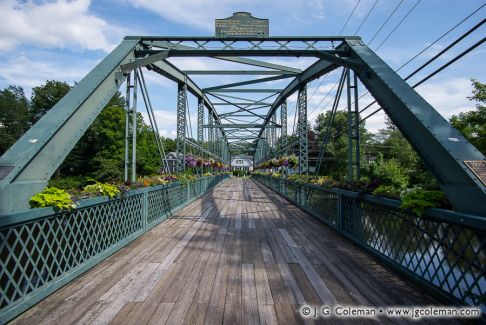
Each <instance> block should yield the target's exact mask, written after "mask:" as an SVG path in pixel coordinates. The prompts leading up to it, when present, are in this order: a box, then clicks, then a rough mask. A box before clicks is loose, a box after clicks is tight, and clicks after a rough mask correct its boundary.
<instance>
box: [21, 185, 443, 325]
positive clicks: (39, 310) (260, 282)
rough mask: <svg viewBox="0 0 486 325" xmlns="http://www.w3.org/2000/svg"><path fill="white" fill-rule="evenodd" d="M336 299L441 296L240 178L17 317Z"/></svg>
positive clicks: (263, 309) (197, 320)
mask: <svg viewBox="0 0 486 325" xmlns="http://www.w3.org/2000/svg"><path fill="white" fill-rule="evenodd" d="M334 304H340V305H352V306H357V305H366V306H376V307H378V306H397V305H399V306H416V305H421V306H425V305H438V303H437V301H434V300H433V299H432V298H430V297H429V296H427V295H426V294H424V293H423V292H421V291H420V290H419V289H418V288H417V287H415V286H414V285H412V284H411V283H409V282H407V281H404V280H402V279H401V278H399V277H398V276H397V275H396V274H394V273H393V272H391V271H389V270H388V269H387V268H385V267H383V266H381V265H380V264H378V262H377V261H376V260H375V259H374V258H373V257H370V256H369V255H367V254H366V253H364V252H362V251H361V250H359V249H357V248H356V247H355V246H354V245H353V244H351V243H350V242H349V241H347V240H346V239H343V238H342V237H340V236H339V235H338V234H336V233H335V232H334V231H333V230H331V229H330V228H328V227H327V226H325V225H323V224H322V223H320V222H319V221H317V220H316V219H314V218H313V217H311V216H309V215H308V214H306V213H305V212H302V211H301V210H300V209H298V208H297V207H296V206H294V205H292V204H290V203H289V202H288V201H286V200H285V199H283V198H282V197H280V196H279V195H277V194H275V193H273V192H271V191H270V190H268V189H267V188H265V187H263V186H262V185H260V184H259V183H257V182H255V181H252V180H243V179H231V180H229V181H226V182H223V183H222V184H220V185H219V186H217V187H216V188H215V189H214V190H212V191H210V192H209V193H207V194H206V195H204V196H203V197H202V198H201V199H198V200H196V201H195V202H193V203H192V204H190V205H188V206H187V207H186V208H184V209H183V210H181V211H180V212H179V213H177V214H176V215H175V216H174V217H172V218H170V219H168V220H166V221H164V222H163V223H161V224H160V225H159V226H157V227H155V228H153V229H152V230H151V231H149V232H148V233H147V234H145V235H144V236H142V237H140V238H139V239H137V240H135V241H134V242H132V243H131V244H129V245H128V246H127V247H125V248H124V249H122V250H120V251H119V252H118V253H116V254H114V255H113V256H111V257H110V258H108V259H106V260H105V261H103V262H102V263H100V264H98V265H97V266H96V267H94V268H93V269H91V270H90V271H88V272H86V273H85V274H84V275H82V276H81V277H79V278H78V279H76V280H75V281H73V282H71V283H70V284H68V285H66V286H65V287H64V288H62V289H60V290H59V291H57V292H55V293H54V294H52V295H50V296H49V297H47V298H46V299H44V300H43V301H41V302H40V303H38V304H37V305H35V306H34V307H33V308H31V309H29V310H28V311H26V312H25V313H24V314H22V315H20V316H19V317H18V318H16V319H15V320H13V323H14V324H23V323H29V324H43V323H44V324H47V323H49V324H53V323H56V324H69V323H82V324H88V323H90V324H106V323H110V322H112V323H117V324H119V323H123V324H146V323H149V324H164V323H166V324H179V323H187V324H203V323H205V324H221V323H231V324H240V323H241V324H259V323H261V324H266V323H268V324H276V323H280V324H295V323H303V322H304V320H303V319H302V318H301V317H300V314H299V310H300V308H301V306H303V305H312V306H321V305H334ZM379 320H380V321H384V322H389V323H396V322H397V321H398V319H386V318H379ZM361 321H363V319H361V320H360V322H361ZM309 322H310V321H309ZM333 322H336V323H348V321H346V319H343V320H339V319H333ZM370 322H371V320H370Z"/></svg>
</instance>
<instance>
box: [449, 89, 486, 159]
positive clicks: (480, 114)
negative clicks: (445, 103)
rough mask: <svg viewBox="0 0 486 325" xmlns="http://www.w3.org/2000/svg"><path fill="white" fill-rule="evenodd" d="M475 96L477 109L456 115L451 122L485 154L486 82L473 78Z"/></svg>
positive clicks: (472, 98)
mask: <svg viewBox="0 0 486 325" xmlns="http://www.w3.org/2000/svg"><path fill="white" fill-rule="evenodd" d="M472 85H473V87H474V89H473V96H471V97H468V99H469V100H471V101H474V102H476V109H475V110H472V111H469V112H462V113H459V115H454V116H452V117H451V119H450V123H451V124H452V126H453V127H455V128H456V129H457V130H458V131H459V132H461V133H462V135H463V136H464V137H465V138H466V139H467V140H468V141H469V142H471V144H472V145H473V146H475V147H476V149H478V150H479V151H480V152H481V153H482V154H483V155H486V106H485V105H484V104H485V103H486V84H484V83H481V82H479V81H477V80H474V79H472Z"/></svg>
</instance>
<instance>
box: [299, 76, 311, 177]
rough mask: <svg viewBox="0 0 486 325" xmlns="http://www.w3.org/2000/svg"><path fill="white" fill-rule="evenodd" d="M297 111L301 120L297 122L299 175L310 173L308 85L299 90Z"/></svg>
mask: <svg viewBox="0 0 486 325" xmlns="http://www.w3.org/2000/svg"><path fill="white" fill-rule="evenodd" d="M297 109H298V110H299V111H298V115H299V119H298V122H297V133H298V137H299V174H301V175H302V174H306V175H307V174H308V172H309V148H308V141H307V85H302V86H301V87H300V89H299V95H298V103H297Z"/></svg>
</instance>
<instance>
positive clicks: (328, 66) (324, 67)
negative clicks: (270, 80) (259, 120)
mask: <svg viewBox="0 0 486 325" xmlns="http://www.w3.org/2000/svg"><path fill="white" fill-rule="evenodd" d="M337 67H339V65H338V64H336V63H331V62H328V61H326V60H319V61H317V62H315V63H314V64H312V65H311V66H310V67H309V68H307V69H306V70H304V71H303V72H302V73H301V74H299V75H297V76H296V77H295V78H294V80H292V82H290V84H288V85H287V87H285V89H283V90H282V91H281V92H280V95H278V97H277V98H276V99H275V102H274V103H273V105H272V107H271V108H270V110H269V111H268V113H267V117H266V118H265V122H264V124H267V123H268V122H269V121H270V117H271V116H272V115H273V114H275V111H276V110H277V109H278V107H280V105H282V103H283V102H284V101H285V100H287V98H288V97H289V96H290V95H292V94H293V93H294V92H296V91H297V90H299V88H300V87H301V85H302V84H307V83H308V82H311V81H312V80H314V79H317V78H318V77H320V76H322V75H323V74H326V73H328V72H331V71H332V70H334V69H336V68H337ZM262 134H263V130H262V131H260V135H259V136H262Z"/></svg>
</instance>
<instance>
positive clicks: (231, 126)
mask: <svg viewBox="0 0 486 325" xmlns="http://www.w3.org/2000/svg"><path fill="white" fill-rule="evenodd" d="M265 127H267V128H279V127H280V125H266V126H265V125H263V124H220V125H203V128H207V129H210V128H213V129H218V128H220V129H259V128H265Z"/></svg>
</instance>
